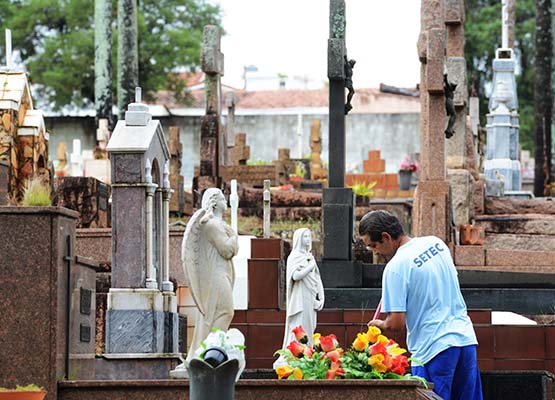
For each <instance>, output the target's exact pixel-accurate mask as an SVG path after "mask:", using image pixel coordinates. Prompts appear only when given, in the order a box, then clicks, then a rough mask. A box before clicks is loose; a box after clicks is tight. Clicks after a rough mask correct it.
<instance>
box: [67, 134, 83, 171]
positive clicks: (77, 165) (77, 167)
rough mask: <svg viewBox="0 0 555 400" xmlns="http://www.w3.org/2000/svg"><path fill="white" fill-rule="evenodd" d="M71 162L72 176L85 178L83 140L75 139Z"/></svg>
mask: <svg viewBox="0 0 555 400" xmlns="http://www.w3.org/2000/svg"><path fill="white" fill-rule="evenodd" d="M70 161H71V176H83V155H82V154H81V140H79V139H73V150H72V152H71V155H70Z"/></svg>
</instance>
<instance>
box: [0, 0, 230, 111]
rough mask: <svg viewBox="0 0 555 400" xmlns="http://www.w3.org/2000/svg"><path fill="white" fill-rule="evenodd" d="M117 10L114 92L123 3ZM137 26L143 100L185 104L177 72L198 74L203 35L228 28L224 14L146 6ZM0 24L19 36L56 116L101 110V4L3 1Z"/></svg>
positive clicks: (161, 0) (188, 0) (202, 5)
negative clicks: (168, 98) (97, 14)
mask: <svg viewBox="0 0 555 400" xmlns="http://www.w3.org/2000/svg"><path fill="white" fill-rule="evenodd" d="M112 4H113V9H114V11H113V21H112V22H113V27H114V31H113V33H112V54H113V60H112V61H113V67H112V71H113V82H114V87H115V85H116V80H117V78H116V71H117V59H116V54H117V51H116V49H117V31H116V29H117V17H116V9H117V2H116V1H112ZM137 19H138V30H139V82H140V85H141V87H142V88H143V93H144V97H145V98H146V99H151V98H152V95H153V93H154V92H156V91H157V90H160V89H170V90H172V91H173V92H174V94H175V96H176V98H177V99H178V100H181V99H183V98H185V97H186V94H185V91H184V86H185V84H184V83H183V82H182V81H179V80H177V79H176V77H175V75H174V74H172V72H175V71H176V70H187V69H188V70H193V71H194V70H195V69H196V68H198V66H199V62H200V45H201V41H202V31H203V27H204V25H207V24H212V25H218V26H220V25H221V11H220V9H219V6H216V5H212V4H211V3H209V2H208V1H207V0H140V1H138V17H137ZM0 23H1V25H2V26H3V27H5V28H10V29H12V35H13V48H14V50H19V51H20V54H21V58H22V61H23V63H24V64H25V66H26V67H27V69H28V70H29V73H30V76H31V79H32V80H33V83H34V84H38V85H40V86H39V87H40V88H41V99H42V100H43V101H46V102H47V103H49V104H50V105H51V106H52V108H53V109H60V108H61V107H63V106H65V105H73V106H77V107H81V106H84V105H90V104H92V103H93V102H94V61H95V57H94V0H67V1H58V0H0ZM1 36H2V39H0V40H1V41H2V43H0V45H2V46H3V45H4V43H3V40H4V39H3V36H4V35H1ZM2 57H4V56H3V55H2ZM115 92H116V91H115V89H114V93H115Z"/></svg>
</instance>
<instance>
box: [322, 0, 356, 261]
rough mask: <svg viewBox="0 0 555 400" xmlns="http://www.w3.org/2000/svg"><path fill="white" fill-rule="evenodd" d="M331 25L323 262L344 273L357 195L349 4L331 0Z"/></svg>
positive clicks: (349, 251)
mask: <svg viewBox="0 0 555 400" xmlns="http://www.w3.org/2000/svg"><path fill="white" fill-rule="evenodd" d="M329 25H330V26H329V27H330V31H329V39H328V78H329V140H328V146H329V147H328V149H329V152H328V154H329V181H328V182H329V188H326V189H324V191H323V197H322V199H323V202H322V204H323V206H322V214H323V223H322V228H323V231H324V254H323V258H322V260H330V262H331V264H330V266H329V268H330V269H339V270H342V269H343V268H351V267H352V262H351V261H352V238H353V229H354V226H353V224H352V220H353V193H352V190H351V189H350V188H345V151H346V150H345V143H346V142H345V78H346V74H345V59H346V53H347V52H346V49H345V29H346V18H345V0H330V16H329ZM346 221H347V222H346ZM338 262H339V263H338ZM342 263H343V264H342ZM324 268H327V267H324Z"/></svg>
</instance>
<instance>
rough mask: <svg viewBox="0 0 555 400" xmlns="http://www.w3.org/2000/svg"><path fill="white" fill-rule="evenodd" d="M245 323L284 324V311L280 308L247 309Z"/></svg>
mask: <svg viewBox="0 0 555 400" xmlns="http://www.w3.org/2000/svg"><path fill="white" fill-rule="evenodd" d="M247 323H251V324H252V323H270V324H271V323H274V324H281V325H284V324H285V311H280V310H249V311H247Z"/></svg>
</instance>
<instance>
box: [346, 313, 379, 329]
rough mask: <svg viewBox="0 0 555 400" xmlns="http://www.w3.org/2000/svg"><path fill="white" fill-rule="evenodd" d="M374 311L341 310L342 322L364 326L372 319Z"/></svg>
mask: <svg viewBox="0 0 555 400" xmlns="http://www.w3.org/2000/svg"><path fill="white" fill-rule="evenodd" d="M375 311H376V310H370V309H368V310H343V321H344V322H345V323H350V324H360V325H361V326H363V325H364V326H366V324H367V323H368V321H370V320H371V319H372V317H373V316H374V313H375Z"/></svg>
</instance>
